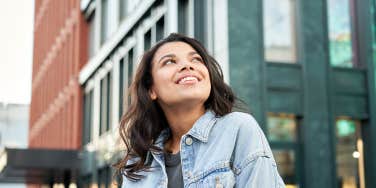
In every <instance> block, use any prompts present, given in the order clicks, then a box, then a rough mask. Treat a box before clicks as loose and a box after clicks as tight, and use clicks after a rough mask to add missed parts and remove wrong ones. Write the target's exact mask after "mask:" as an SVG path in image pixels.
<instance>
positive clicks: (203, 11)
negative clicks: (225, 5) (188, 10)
mask: <svg viewBox="0 0 376 188" xmlns="http://www.w3.org/2000/svg"><path fill="white" fill-rule="evenodd" d="M207 25H208V24H207V1H204V0H196V1H194V36H195V38H196V39H197V40H198V41H200V42H201V43H202V44H203V45H205V46H206V47H208V44H207V43H208V41H207V40H208V39H207V31H208V29H207Z"/></svg>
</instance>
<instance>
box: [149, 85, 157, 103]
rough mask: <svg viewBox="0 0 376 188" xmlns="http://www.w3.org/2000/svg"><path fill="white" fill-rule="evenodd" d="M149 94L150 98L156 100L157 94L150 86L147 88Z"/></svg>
mask: <svg viewBox="0 0 376 188" xmlns="http://www.w3.org/2000/svg"><path fill="white" fill-rule="evenodd" d="M149 95H150V98H151V100H156V99H157V94H156V93H155V91H154V90H153V88H151V89H150V90H149Z"/></svg>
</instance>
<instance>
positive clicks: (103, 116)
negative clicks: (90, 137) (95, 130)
mask: <svg viewBox="0 0 376 188" xmlns="http://www.w3.org/2000/svg"><path fill="white" fill-rule="evenodd" d="M100 99H101V101H100V123H99V135H102V134H103V133H104V132H105V130H106V126H107V117H108V116H107V114H108V112H107V77H104V78H103V79H102V80H101V96H100Z"/></svg>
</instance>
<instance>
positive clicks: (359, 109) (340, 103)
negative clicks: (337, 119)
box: [333, 95, 368, 119]
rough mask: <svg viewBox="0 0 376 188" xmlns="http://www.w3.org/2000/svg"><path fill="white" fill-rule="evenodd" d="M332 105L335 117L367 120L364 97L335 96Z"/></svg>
mask: <svg viewBox="0 0 376 188" xmlns="http://www.w3.org/2000/svg"><path fill="white" fill-rule="evenodd" d="M333 103H334V104H333V108H334V113H335V115H336V116H349V117H351V118H354V119H366V118H368V109H367V108H368V105H367V98H366V97H364V96H351V95H337V96H335V97H334V101H333Z"/></svg>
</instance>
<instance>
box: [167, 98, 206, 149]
mask: <svg viewBox="0 0 376 188" xmlns="http://www.w3.org/2000/svg"><path fill="white" fill-rule="evenodd" d="M163 111H164V113H165V116H166V119H167V122H168V124H169V126H170V129H171V137H170V138H169V139H168V140H167V142H166V144H165V149H166V150H168V151H170V152H172V153H177V152H178V151H179V150H180V139H181V137H182V136H183V135H184V134H186V133H187V132H188V131H189V130H190V129H191V128H192V126H193V124H194V123H195V122H196V121H197V119H199V118H200V117H201V116H202V115H203V114H204V113H205V108H204V106H203V105H202V106H198V107H195V108H178V109H176V108H175V109H164V110H163Z"/></svg>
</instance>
